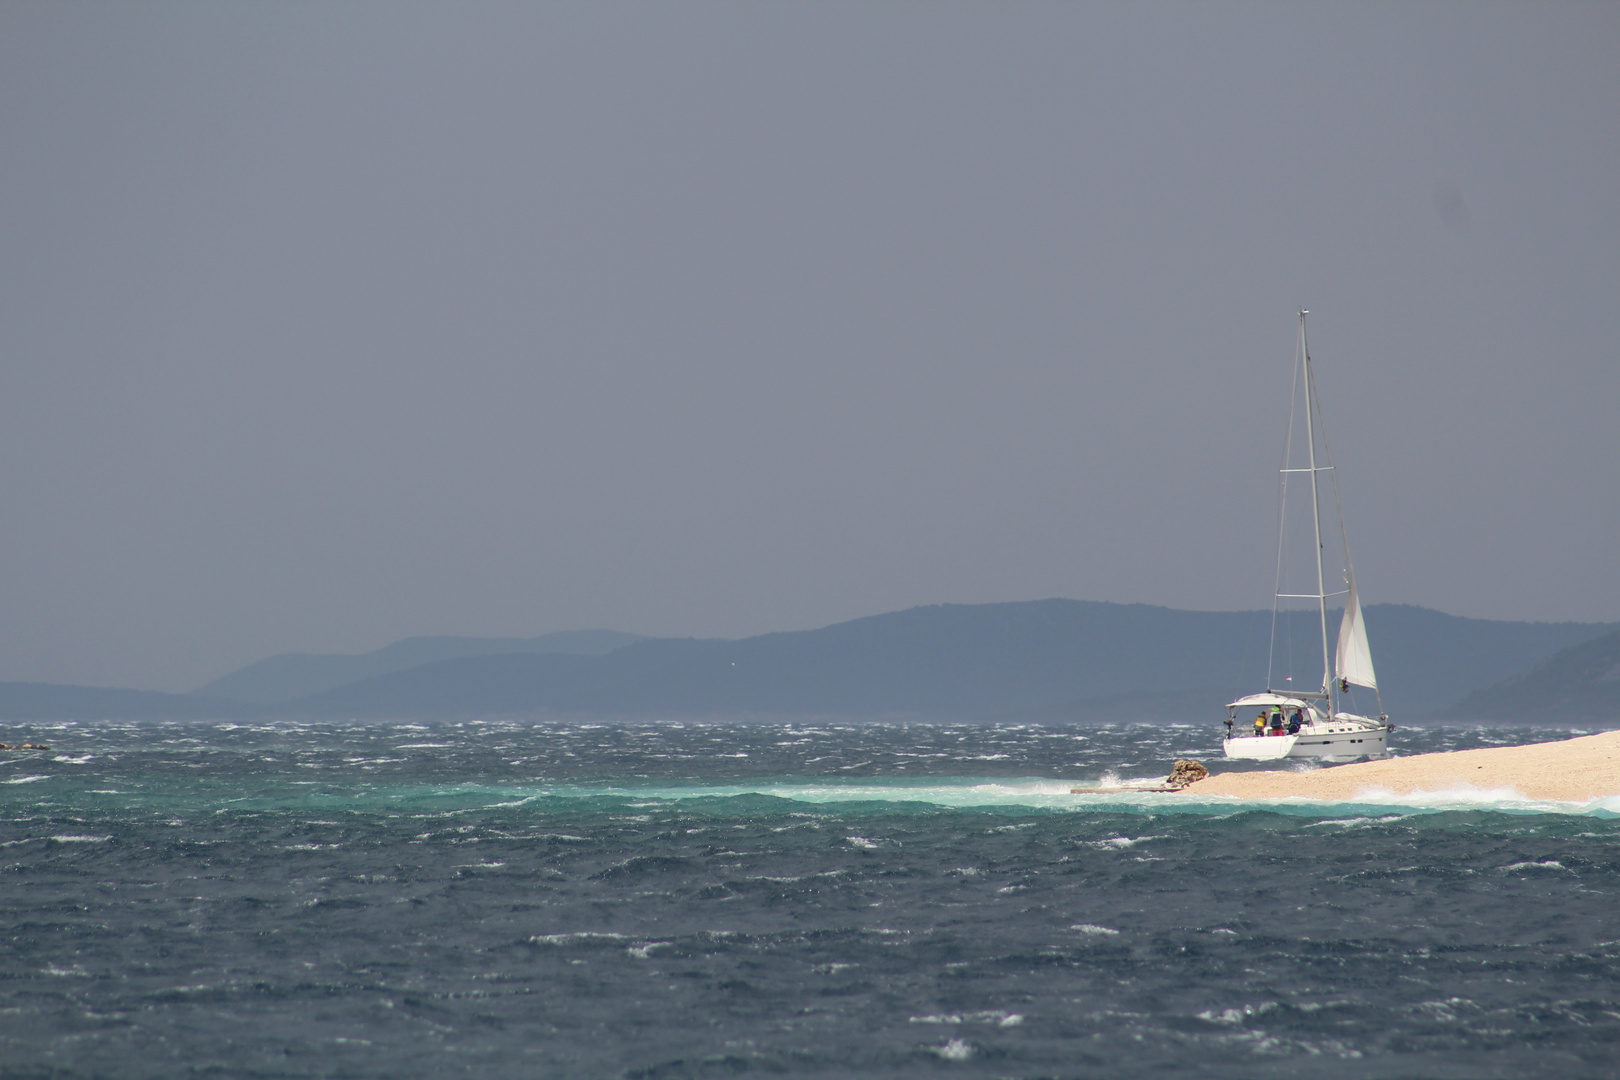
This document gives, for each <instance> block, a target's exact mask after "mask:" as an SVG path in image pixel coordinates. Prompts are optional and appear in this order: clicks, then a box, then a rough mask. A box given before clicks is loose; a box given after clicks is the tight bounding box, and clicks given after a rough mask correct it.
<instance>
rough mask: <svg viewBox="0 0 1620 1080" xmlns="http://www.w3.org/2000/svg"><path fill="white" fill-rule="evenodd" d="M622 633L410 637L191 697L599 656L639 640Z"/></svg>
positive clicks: (285, 659) (296, 656)
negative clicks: (494, 661) (422, 669)
mask: <svg viewBox="0 0 1620 1080" xmlns="http://www.w3.org/2000/svg"><path fill="white" fill-rule="evenodd" d="M641 638H642V635H640V634H627V633H625V632H623V631H622V630H563V631H560V632H558V633H555V634H542V635H540V636H539V637H532V638H490V637H449V636H440V637H409V638H405V639H403V640H401V641H396V642H394V643H393V644H392V645H385V646H384V647H383V648H381V649H376V650H373V651H372V652H368V653H355V654H349V653H282V654H281V655H280V656H272V657H270V658H269V659H267V660H260V661H258V662H257V663H253V664H249V665H248V666H247V667H245V668H241V669H239V670H237V671H233V672H231V673H230V674H229V675H226V676H225V677H224V678H220V679H215V680H214V681H213V682H211V683H209V684H208V685H207V686H202V687H199V688H198V689H196V690H194V691H192V693H194V694H196V695H199V696H202V697H213V698H231V699H234V700H236V701H250V702H255V703H257V704H260V705H268V704H270V703H272V702H276V701H287V700H289V699H291V698H295V697H304V696H305V695H308V694H318V693H320V692H321V691H322V690H330V689H332V688H333V687H337V686H345V685H347V684H349V683H352V682H358V681H360V680H361V679H370V678H374V677H376V676H378V675H387V674H390V673H392V672H395V671H405V670H407V669H409V668H413V667H417V666H419V665H421V664H431V663H433V662H435V661H438V660H455V659H459V658H461V657H466V656H492V655H495V654H498V653H562V654H565V655H570V656H600V655H601V654H602V653H607V652H612V651H613V650H614V649H618V648H621V647H623V646H625V645H628V644H630V643H631V642H632V641H640V640H641Z"/></svg>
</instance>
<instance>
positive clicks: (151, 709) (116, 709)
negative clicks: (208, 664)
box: [0, 682, 260, 720]
mask: <svg viewBox="0 0 1620 1080" xmlns="http://www.w3.org/2000/svg"><path fill="white" fill-rule="evenodd" d="M259 712H260V709H259V707H258V706H255V705H248V704H245V703H243V702H240V701H227V700H225V699H223V698H204V697H193V696H192V695H190V694H165V693H161V692H159V691H157V690H120V689H117V688H114V687H106V686H63V685H61V684H58V683H30V682H0V719H6V720H23V719H26V720H228V719H238V718H243V717H249V716H255V715H258V713H259Z"/></svg>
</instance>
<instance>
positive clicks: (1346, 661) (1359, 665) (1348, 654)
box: [1334, 580, 1378, 690]
mask: <svg viewBox="0 0 1620 1080" xmlns="http://www.w3.org/2000/svg"><path fill="white" fill-rule="evenodd" d="M1334 667H1336V668H1338V670H1339V678H1341V679H1348V680H1349V681H1350V682H1353V683H1355V684H1356V685H1357V686H1366V687H1370V688H1372V689H1374V690H1376V689H1378V676H1376V675H1374V674H1373V662H1372V650H1371V649H1369V648H1368V647H1367V624H1366V623H1365V622H1363V621H1362V618H1361V601H1360V600H1359V599H1357V597H1356V583H1355V581H1354V580H1352V581H1351V582H1350V594H1349V595H1348V596H1346V597H1345V598H1344V619H1343V620H1342V621H1340V623H1339V651H1338V655H1337V656H1336V657H1335V658H1334Z"/></svg>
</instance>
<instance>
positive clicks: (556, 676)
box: [0, 600, 1620, 723]
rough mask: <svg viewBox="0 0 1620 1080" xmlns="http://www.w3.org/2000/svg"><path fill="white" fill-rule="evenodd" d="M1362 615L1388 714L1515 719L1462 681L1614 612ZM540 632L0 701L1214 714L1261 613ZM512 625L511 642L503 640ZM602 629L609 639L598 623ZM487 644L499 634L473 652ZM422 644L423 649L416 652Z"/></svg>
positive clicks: (6, 689) (25, 693) (408, 643)
mask: <svg viewBox="0 0 1620 1080" xmlns="http://www.w3.org/2000/svg"><path fill="white" fill-rule="evenodd" d="M1366 618H1367V627H1368V632H1369V636H1370V638H1371V642H1372V649H1373V656H1374V659H1375V661H1376V663H1377V667H1378V672H1379V681H1380V685H1381V687H1382V689H1383V695H1384V704H1385V707H1386V710H1387V711H1388V712H1389V713H1390V715H1391V716H1392V717H1393V718H1394V719H1395V720H1396V721H1397V722H1400V721H1403V720H1413V719H1421V718H1424V717H1426V716H1430V715H1435V714H1436V712H1437V710H1440V709H1442V708H1444V707H1446V706H1448V705H1451V704H1452V703H1454V702H1457V703H1459V704H1458V705H1457V706H1456V707H1455V708H1453V709H1451V710H1448V711H1447V712H1446V714H1445V715H1446V716H1448V717H1450V718H1453V719H1464V720H1467V719H1481V720H1492V719H1506V718H1517V714H1515V717H1508V716H1507V715H1506V714H1503V715H1502V716H1497V715H1493V714H1492V713H1490V712H1489V711H1480V710H1479V708H1478V707H1476V706H1475V705H1468V707H1466V708H1465V707H1464V705H1465V704H1467V703H1466V702H1463V701H1462V700H1461V699H1464V698H1465V697H1466V696H1467V695H1469V694H1471V693H1473V692H1474V691H1476V690H1479V689H1480V688H1481V687H1482V686H1485V685H1487V684H1489V683H1492V682H1495V681H1497V680H1500V679H1501V678H1502V676H1503V674H1504V673H1512V672H1526V671H1528V670H1529V669H1530V668H1531V667H1532V665H1534V664H1536V663H1537V662H1538V661H1541V660H1545V659H1547V658H1549V657H1551V656H1552V655H1553V654H1554V653H1557V652H1559V650H1561V649H1566V648H1568V647H1569V646H1573V645H1577V644H1579V643H1581V642H1583V641H1588V640H1590V639H1592V638H1595V637H1597V636H1599V635H1601V634H1604V633H1606V632H1609V631H1614V630H1617V629H1620V627H1617V626H1615V625H1613V624H1592V623H1528V622H1497V621H1492V620H1485V619H1464V618H1458V617H1457V616H1453V615H1446V614H1443V613H1441V612H1438V611H1431V610H1428V609H1425V608H1419V607H1412V606H1409V605H1399V604H1382V605H1374V606H1371V607H1368V608H1367V609H1366ZM593 633H597V634H599V635H601V634H612V632H611V631H608V632H593ZM622 636H623V637H626V638H630V637H633V636H632V635H622ZM548 637H555V635H548ZM546 640H547V639H546V638H540V639H532V638H522V639H510V638H506V639H503V638H494V639H489V638H484V639H480V638H413V639H407V640H405V641H401V642H396V643H395V644H394V645H391V646H389V647H388V648H386V649H380V650H378V651H377V652H376V653H369V654H364V655H363V656H359V657H355V656H343V657H319V656H313V657H312V656H307V655H306V656H297V655H295V656H290V657H273V658H271V659H270V660H268V661H263V662H261V663H260V664H255V665H250V666H249V667H247V668H244V669H242V671H239V672H236V673H234V674H233V675H230V676H227V677H226V678H225V679H222V680H219V681H217V682H215V683H212V684H210V686H209V687H207V688H205V689H211V690H214V691H215V692H216V693H220V692H222V689H223V688H224V687H227V686H230V687H235V688H236V689H237V692H238V693H241V694H244V695H246V694H254V695H256V696H257V697H258V698H259V700H258V701H232V700H225V699H223V698H221V697H217V696H216V697H214V698H212V699H204V698H200V697H196V696H187V695H172V694H154V693H150V692H143V691H127V690H111V689H101V688H90V687H50V686H45V685H43V684H24V683H9V684H0V716H3V717H6V718H20V717H33V718H39V719H54V718H68V717H77V718H82V719H94V718H103V717H107V718H111V717H146V716H153V717H156V716H168V717H175V718H183V717H204V716H212V717H218V718H236V717H242V716H251V715H267V716H311V717H315V716H328V717H424V718H429V717H453V716H473V715H479V714H488V713H506V714H518V715H535V714H541V713H577V714H585V715H595V716H603V717H682V716H749V715H753V716H765V715H773V716H810V715H821V716H841V717H850V718H859V717H880V716H894V717H900V716H913V717H923V718H926V717H939V718H967V719H991V718H994V719H1002V720H1029V721H1036V720H1072V721H1107V722H1118V721H1130V720H1155V721H1162V720H1181V721H1208V722H1210V723H1217V722H1218V721H1219V720H1220V718H1221V715H1222V714H1221V705H1222V704H1223V703H1224V702H1226V701H1228V700H1230V699H1231V698H1232V697H1235V696H1237V695H1240V694H1244V693H1252V692H1254V691H1255V690H1259V689H1263V688H1264V686H1265V682H1266V654H1267V651H1268V647H1269V644H1270V613H1269V612H1264V611H1250V612H1201V611H1180V610H1176V609H1172V608H1165V607H1153V606H1149V605H1146V604H1109V603H1098V602H1091V601H1078V600H1041V601H1031V602H1027V603H1006V604H975V605H963V604H946V605H940V606H933V607H919V608H912V609H910V610H908V611H897V612H891V613H889V614H885V615H874V616H871V617H869V618H864V619H855V620H853V621H850V622H844V623H838V624H836V625H833V626H827V627H823V628H821V629H818V630H805V631H795V632H791V633H776V634H763V635H760V636H758V637H751V638H744V639H742V640H739V641H716V640H696V639H675V638H647V639H639V640H632V641H631V643H630V644H628V645H624V646H622V647H620V648H616V649H613V650H612V651H609V652H601V653H599V654H598V655H578V654H577V653H579V652H584V651H586V650H585V649H584V648H583V646H582V647H580V648H579V649H578V650H576V654H573V655H570V654H568V653H564V652H560V651H551V652H542V651H538V650H537V649H536V648H535V645H536V643H537V642H544V641H546ZM591 640H592V639H586V641H585V644H590V641H591ZM513 641H516V642H518V643H519V644H520V645H521V646H522V648H521V649H513V648H512V647H511V643H512V642H513ZM594 641H595V643H596V645H597V646H602V645H608V644H611V643H612V639H611V638H606V637H602V636H598V637H597V638H595V639H594ZM576 644H579V643H578V642H576ZM490 648H494V649H498V650H500V651H498V652H493V653H487V652H478V651H477V650H483V649H490ZM446 653H448V655H446ZM1276 653H1277V655H1278V657H1279V660H1278V662H1277V667H1276V669H1275V672H1274V675H1275V679H1274V681H1275V684H1276V685H1278V686H1295V687H1299V688H1301V689H1305V688H1310V687H1314V686H1316V685H1319V680H1320V678H1321V642H1320V633H1319V629H1318V624H1317V620H1316V616H1315V614H1314V612H1313V613H1310V614H1308V615H1296V616H1294V617H1293V618H1291V619H1290V620H1287V621H1285V623H1284V625H1283V626H1282V632H1281V637H1280V644H1279V648H1278V649H1277V650H1276ZM423 656H426V657H428V658H429V662H425V663H414V664H412V663H410V661H412V660H414V659H417V658H419V657H423ZM327 661H333V663H330V664H328V663H327ZM338 662H341V663H338ZM356 663H364V664H374V665H378V666H380V667H382V668H383V670H381V671H379V672H377V673H376V674H373V675H371V676H370V677H367V678H360V679H357V680H355V681H351V682H348V683H346V684H344V685H341V686H335V687H328V688H322V689H320V690H319V692H315V693H302V694H298V695H297V696H292V695H289V699H288V700H279V701H274V700H273V701H265V700H264V696H265V695H267V694H268V693H270V692H272V690H273V688H274V687H276V686H288V685H296V684H298V681H299V680H301V679H302V680H316V681H318V680H321V679H330V678H332V677H334V673H336V672H341V671H344V670H349V671H352V670H355V669H354V668H353V667H352V666H351V667H348V668H344V667H343V666H342V665H343V664H348V665H354V664H356ZM396 665H404V666H403V667H400V666H396ZM1288 674H1292V675H1293V676H1294V681H1293V682H1292V683H1289V682H1287V681H1286V678H1285V677H1286V676H1287V675H1288ZM232 680H234V682H233V681H232ZM1358 694H1359V697H1358V698H1357V700H1356V702H1355V704H1356V707H1357V708H1358V709H1359V710H1361V711H1365V712H1372V711H1374V709H1375V702H1374V699H1373V696H1372V694H1371V693H1370V692H1359V691H1358ZM1468 700H1469V701H1470V702H1472V701H1473V700H1474V699H1468ZM1528 718H1534V717H1528ZM1540 718H1542V719H1548V720H1556V719H1566V718H1567V717H1553V716H1547V717H1540Z"/></svg>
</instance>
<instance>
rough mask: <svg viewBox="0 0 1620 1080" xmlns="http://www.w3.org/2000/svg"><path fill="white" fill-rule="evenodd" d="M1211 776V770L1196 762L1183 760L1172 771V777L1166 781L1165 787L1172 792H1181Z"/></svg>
mask: <svg viewBox="0 0 1620 1080" xmlns="http://www.w3.org/2000/svg"><path fill="white" fill-rule="evenodd" d="M1208 775H1209V770H1208V769H1206V768H1204V767H1203V766H1202V765H1200V764H1198V762H1196V761H1188V760H1187V759H1186V758H1182V759H1181V760H1179V761H1177V762H1176V763H1175V765H1173V766H1172V767H1171V769H1170V776H1169V777H1168V778H1167V779H1166V780H1165V782H1164V786H1165V787H1167V788H1169V789H1170V790H1171V791H1180V790H1181V789H1182V788H1184V787H1186V786H1187V785H1188V784H1196V783H1198V781H1200V780H1202V779H1204V778H1205V777H1206V776H1208Z"/></svg>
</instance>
